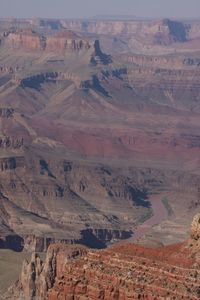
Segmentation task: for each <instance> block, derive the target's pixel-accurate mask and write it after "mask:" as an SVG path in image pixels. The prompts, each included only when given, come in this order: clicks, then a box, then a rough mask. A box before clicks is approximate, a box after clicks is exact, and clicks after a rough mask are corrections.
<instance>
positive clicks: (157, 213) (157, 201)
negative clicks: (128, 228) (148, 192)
mask: <svg viewBox="0 0 200 300" xmlns="http://www.w3.org/2000/svg"><path fill="white" fill-rule="evenodd" d="M149 201H150V202H151V206H152V210H153V216H152V217H151V218H149V219H148V220H146V221H145V222H144V223H143V224H141V225H139V226H138V227H137V228H136V230H135V232H134V235H133V236H132V237H131V238H130V239H128V240H127V241H128V242H135V241H137V240H138V239H140V238H142V237H143V236H144V235H146V234H147V233H148V232H149V231H150V230H151V228H152V227H153V226H154V225H157V224H160V223H161V222H162V221H164V220H166V219H167V218H168V212H167V209H166V208H165V206H164V204H163V202H162V196H161V195H154V196H152V197H151V198H150V199H149Z"/></svg>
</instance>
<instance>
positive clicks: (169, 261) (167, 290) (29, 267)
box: [18, 216, 200, 300]
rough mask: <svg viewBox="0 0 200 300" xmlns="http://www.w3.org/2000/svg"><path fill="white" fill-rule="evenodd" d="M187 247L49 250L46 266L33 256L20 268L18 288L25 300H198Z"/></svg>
mask: <svg viewBox="0 0 200 300" xmlns="http://www.w3.org/2000/svg"><path fill="white" fill-rule="evenodd" d="M197 219H198V221H199V216H196V217H195V218H194V221H193V224H192V229H191V230H192V235H191V240H193V239H195V241H196V240H197V239H199V235H198V237H197V235H196V232H197V231H199V229H197V228H196V225H195V224H196V221H197ZM194 231H195V236H194ZM193 241H194V240H193ZM189 243H191V241H189V242H185V243H182V244H178V245H172V246H168V247H163V248H156V249H155V248H154V249H151V248H144V247H141V246H135V245H133V244H132V245H131V244H127V245H123V244H122V245H118V246H115V247H112V248H110V249H107V250H103V251H91V250H89V249H85V248H83V247H77V246H63V245H59V244H58V245H51V246H50V247H49V249H48V252H47V256H46V260H45V262H44V263H43V262H41V260H40V258H39V257H38V256H37V255H35V254H34V255H33V256H32V259H31V261H30V262H29V263H28V262H25V263H24V264H23V268H22V273H21V278H20V284H19V288H18V289H19V290H21V291H23V294H24V297H25V299H26V300H32V299H38V300H45V299H49V300H56V299H57V300H58V299H76V298H82V297H84V298H87V299H91V300H96V299H113V300H114V299H115V300H122V299H142V298H143V297H145V298H147V299H162V298H163V299H164V298H169V299H185V300H186V299H188V297H189V298H190V299H198V297H199V280H200V273H199V270H198V268H199V260H198V257H197V256H195V257H194V255H193V254H192V253H193V250H192V247H194V246H192V247H191V244H190V246H188V245H189ZM183 278H184V280H183Z"/></svg>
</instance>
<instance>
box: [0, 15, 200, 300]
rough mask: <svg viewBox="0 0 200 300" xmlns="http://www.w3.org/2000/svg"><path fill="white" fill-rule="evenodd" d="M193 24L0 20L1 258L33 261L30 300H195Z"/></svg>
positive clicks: (197, 151)
mask: <svg viewBox="0 0 200 300" xmlns="http://www.w3.org/2000/svg"><path fill="white" fill-rule="evenodd" d="M199 26H200V22H199V21H179V20H178V21H174V20H168V19H164V20H148V21H146V20H145V21H143V20H140V21H139V20H128V21H124V20H93V19H91V20H87V21H86V20H48V19H44V20H43V19H34V20H15V19H1V20H0V41H1V42H0V249H3V251H6V250H8V251H10V250H12V251H15V252H17V253H18V255H20V253H22V254H23V255H24V253H26V254H27V255H28V253H34V254H33V255H32V259H31V262H30V263H28V262H27V263H24V265H23V271H22V279H21V281H20V284H21V286H20V288H21V290H20V291H21V292H22V293H23V297H25V299H32V298H33V299H34V297H36V294H37V297H38V298H36V299H37V300H39V299H45V298H44V297H47V295H48V297H49V298H47V299H52V300H54V299H64V298H63V297H65V294H66V293H68V294H69V295H70V296H69V299H143V298H144V297H145V295H148V297H149V298H147V299H162V298H161V297H167V296H168V298H169V299H173V297H175V298H174V299H188V298H187V297H188V293H191V299H197V298H198V295H199V294H198V293H199V291H198V288H197V285H198V268H197V267H194V268H193V267H192V266H193V263H194V264H195V263H196V264H197V265H198V262H197V261H196V260H197V258H196V252H192V255H190V254H191V252H190V250H191V251H193V248H195V247H196V248H195V249H197V244H198V243H197V242H194V241H197V240H198V238H197V237H194V235H192V237H191V239H192V241H191V240H190V242H185V241H186V240H188V239H189V230H188V228H189V226H190V223H191V221H192V219H193V216H194V215H195V214H196V213H198V212H199V205H200V134H199V130H200V76H199V75H200V69H199V67H200V50H199V45H200V42H199V41H200V40H199V38H200V36H199ZM160 210H161V211H162V216H161V217H159V216H158V211H160ZM142 226H143V227H142ZM138 238H139V241H138V240H137V239H138ZM122 240H123V241H122ZM133 241H134V242H136V241H137V243H139V244H140V246H138V245H133V244H132V243H133ZM188 243H190V244H195V245H196V246H195V247H193V246H191V249H190V247H189V246H188ZM113 244H116V245H113ZM172 244H173V245H172ZM150 246H153V247H155V248H153V249H152V248H149V247H150ZM158 246H159V248H157V247H158ZM87 247H88V248H87ZM93 249H99V250H98V251H96V250H93ZM100 249H103V250H100ZM46 251H47V257H46V262H42V261H41V258H39V256H38V255H36V254H35V253H36V252H46ZM194 251H196V250H194ZM9 253H10V252H9ZM176 253H178V254H179V255H180V259H179V258H178V257H177V255H176ZM0 255H1V250H0ZM168 256H169V262H168ZM66 257H67V263H66V264H61V263H60V262H61V261H64V262H65V261H66ZM136 257H137V258H136ZM163 257H164V258H166V260H167V261H166V263H164V262H163ZM161 258H162V259H161ZM137 260H138V261H137ZM154 260H155V261H154ZM100 261H101V263H99V262H100ZM56 264H58V269H57V267H56V271H55V265H56ZM146 264H148V266H149V269H148V270H147V267H146ZM173 264H174V266H173ZM53 265H54V266H53ZM136 265H137V266H136ZM133 266H134V267H135V266H136V267H137V268H136V270H135V271H134V272H136V273H137V274H138V276H136V278H135V277H134V274H135V273H132V268H133ZM161 266H162V268H161V270H162V271H161V270H160V271H159V272H161V273H162V274H161V275H162V276H163V277H162V276H161V278H160V279H159V278H158V279H156V278H155V276H154V275H153V272H154V271H155V273H156V272H158V270H159V268H160V267H161ZM62 268H63V269H62ZM172 268H174V270H173V271H171V269H172ZM129 269H130V270H129ZM194 269H195V270H194ZM149 270H150V271H149ZM31 272H32V273H31ZM56 272H58V273H56ZM144 273H145V276H143V275H144ZM190 273H191V274H193V275H195V274H196V275H195V276H196V277H195V276H194V278H193V275H192V276H191V278H190ZM49 274H50V275H49ZM116 274H119V275H118V276H116ZM120 274H121V275H120ZM142 274H143V275H142ZM146 274H147V275H148V276H146ZM49 276H50V277H49ZM130 276H131V282H129V279H128V278H129V277H130ZM33 277H34V278H35V281H34V280H33ZM83 278H85V279H84V280H85V281H84V282H83ZM91 278H92V279H93V278H95V280H94V282H92V280H91ZM133 278H135V279H134V280H135V281H133V280H132V279H133ZM137 278H141V280H140V281H141V282H140V283H139V282H137ZM181 278H185V279H184V280H185V281H186V283H183V280H182V281H181ZM100 279H101V280H102V282H103V283H102V286H100V285H99V281H100ZM145 280H146V281H145ZM111 281H113V282H115V283H116V286H117V288H115V287H114V285H113V287H112V286H110V285H109V282H111ZM185 281H184V282H185ZM74 282H75V283H74ZM152 282H156V283H155V284H153V283H152ZM163 282H164V283H163ZM176 285H177V289H175V286H176ZM142 289H144V293H142ZM11 290H12V289H11ZM31 293H32V294H31ZM34 293H35V294H34ZM44 293H46V294H44ZM168 293H169V294H168ZM143 294H144V295H143ZM84 295H86V296H84ZM143 296H144V297H143ZM13 297H14V296H13ZM39 297H40V298H39ZM42 297H43V298H42ZM70 297H71V298H70ZM74 297H75V298H74ZM76 297H77V298H76ZM78 297H79V298H78ZM142 297H143V298H142ZM156 297H157V298H156ZM177 297H180V298H177ZM181 297H183V298H181ZM184 297H185V298H184ZM192 297H193V298H192ZM5 299H6V298H5ZM8 299H9V298H8ZM11 299H14V298H11ZM22 299H23V298H22ZM66 299H68V298H66ZM163 299H165V298H163Z"/></svg>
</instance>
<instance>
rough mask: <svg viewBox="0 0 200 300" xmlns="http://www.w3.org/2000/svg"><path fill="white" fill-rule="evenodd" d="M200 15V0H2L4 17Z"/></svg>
mask: <svg viewBox="0 0 200 300" xmlns="http://www.w3.org/2000/svg"><path fill="white" fill-rule="evenodd" d="M102 14H104V15H105V14H114V15H115V14H117V15H136V16H144V17H187V18H191V17H192V18H195V17H200V0H0V17H50V18H53V17H55V18H58V17H60V18H69V17H71V18H74V17H91V16H95V15H102Z"/></svg>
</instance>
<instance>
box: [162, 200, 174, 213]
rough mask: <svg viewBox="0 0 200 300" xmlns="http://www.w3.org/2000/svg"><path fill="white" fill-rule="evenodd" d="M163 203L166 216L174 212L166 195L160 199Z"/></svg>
mask: <svg viewBox="0 0 200 300" xmlns="http://www.w3.org/2000/svg"><path fill="white" fill-rule="evenodd" d="M161 201H162V203H163V205H164V206H165V208H166V210H167V213H168V216H172V215H173V214H174V212H173V209H172V208H171V205H170V204H169V200H168V198H167V197H163V198H162V199H161Z"/></svg>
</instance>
